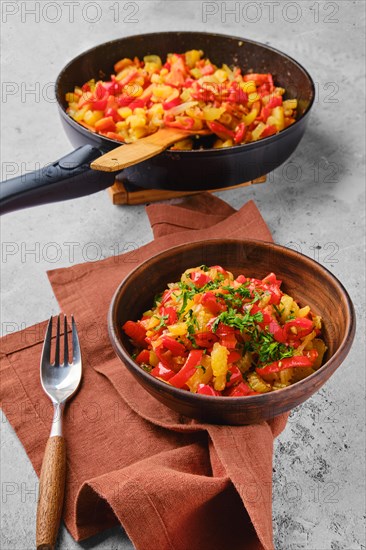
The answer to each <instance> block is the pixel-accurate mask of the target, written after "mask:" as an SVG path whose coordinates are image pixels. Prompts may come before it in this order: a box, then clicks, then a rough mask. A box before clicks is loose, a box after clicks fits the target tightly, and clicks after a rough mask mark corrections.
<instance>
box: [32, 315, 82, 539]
mask: <svg viewBox="0 0 366 550" xmlns="http://www.w3.org/2000/svg"><path fill="white" fill-rule="evenodd" d="M60 324H61V320H60V315H59V316H58V318H57V325H56V326H57V328H56V346H55V361H54V363H52V364H51V339H52V317H51V318H50V320H49V322H48V326H47V331H46V335H45V340H44V343H43V350H42V358H41V369H40V371H41V372H40V374H41V384H42V387H43V389H44V391H45V392H46V394H47V395H48V397H49V398H50V399H51V401H52V404H53V407H54V415H53V422H52V429H51V433H50V437H49V439H48V441H47V445H46V449H45V453H44V457H43V462H42V469H41V477H40V482H39V497H38V507H37V527H36V547H37V550H53V548H54V547H55V544H56V539H57V532H58V528H59V525H60V519H61V512H62V505H63V500H64V491H65V479H66V443H65V439H64V438H63V435H62V414H63V410H64V407H65V403H66V401H67V400H68V399H70V398H71V397H72V396H73V395H74V394H75V392H76V390H77V389H78V387H79V384H80V380H81V373H82V367H81V354H80V345H79V337H78V333H77V329H76V324H75V320H74V317H73V316H71V326H72V362H71V363H70V362H69V346H68V336H67V318H66V315H64V338H63V340H64V346H63V347H64V360H63V363H61V362H60V348H61V346H60V341H61V336H60Z"/></svg>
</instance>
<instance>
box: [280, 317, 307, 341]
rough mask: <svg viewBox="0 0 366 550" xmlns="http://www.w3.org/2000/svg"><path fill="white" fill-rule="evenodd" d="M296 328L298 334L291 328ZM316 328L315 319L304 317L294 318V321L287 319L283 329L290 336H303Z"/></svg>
mask: <svg viewBox="0 0 366 550" xmlns="http://www.w3.org/2000/svg"><path fill="white" fill-rule="evenodd" d="M292 327H295V328H296V334H294V333H293V332H292V331H291V328H292ZM313 328H314V325H313V321H311V320H310V319H306V317H302V318H299V319H294V320H293V321H287V323H285V325H284V327H283V330H284V332H285V334H286V335H287V337H288V338H303V337H304V336H307V335H308V334H310V332H312V330H313Z"/></svg>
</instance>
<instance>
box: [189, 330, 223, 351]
mask: <svg viewBox="0 0 366 550" xmlns="http://www.w3.org/2000/svg"><path fill="white" fill-rule="evenodd" d="M194 339H195V341H196V344H197V346H199V347H200V348H211V347H212V346H213V345H214V343H215V342H218V340H219V339H218V337H217V336H216V334H213V333H212V332H198V333H197V334H195V335H194Z"/></svg>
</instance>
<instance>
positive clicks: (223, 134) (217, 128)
mask: <svg viewBox="0 0 366 550" xmlns="http://www.w3.org/2000/svg"><path fill="white" fill-rule="evenodd" d="M207 126H208V127H209V128H210V130H211V131H212V132H213V133H214V134H216V135H218V136H219V137H220V138H222V139H228V138H230V139H233V140H235V132H233V131H232V130H230V129H229V128H226V126H224V125H223V124H221V123H220V122H216V121H215V120H214V121H213V122H207Z"/></svg>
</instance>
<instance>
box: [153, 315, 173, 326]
mask: <svg viewBox="0 0 366 550" xmlns="http://www.w3.org/2000/svg"><path fill="white" fill-rule="evenodd" d="M154 317H155V319H159V320H160V323H159V324H158V325H157V326H156V327H154V330H159V329H160V328H162V327H166V322H165V321H167V320H168V319H169V315H162V316H161V317H158V316H157V315H154Z"/></svg>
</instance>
